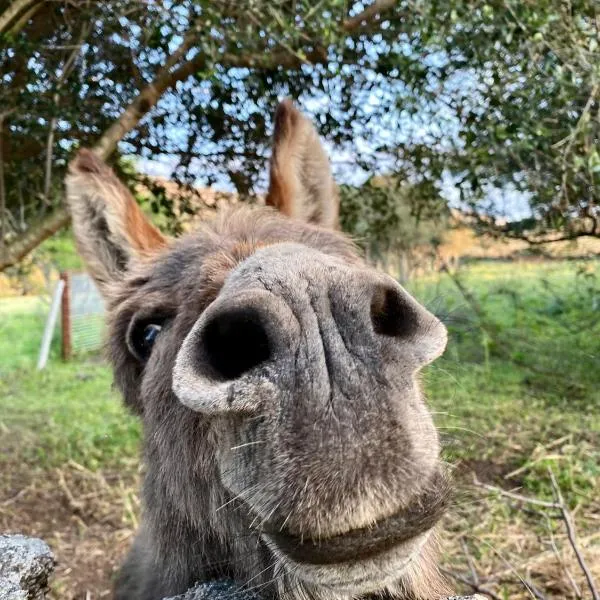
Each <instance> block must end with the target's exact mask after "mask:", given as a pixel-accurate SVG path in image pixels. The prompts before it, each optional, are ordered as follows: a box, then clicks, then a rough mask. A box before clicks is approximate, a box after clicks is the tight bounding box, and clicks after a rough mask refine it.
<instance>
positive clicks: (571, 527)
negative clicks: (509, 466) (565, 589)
mask: <svg viewBox="0 0 600 600" xmlns="http://www.w3.org/2000/svg"><path fill="white" fill-rule="evenodd" d="M548 474H549V475H550V482H551V483H552V490H553V491H554V495H555V497H556V499H557V501H558V502H557V504H558V507H559V510H560V512H561V514H562V517H563V521H564V522H565V527H566V529H567V537H568V538H569V543H570V544H571V548H573V552H574V553H575V557H576V558H577V562H578V563H579V566H580V567H581V570H582V571H583V574H584V576H585V579H586V582H587V585H588V588H589V589H590V592H591V593H592V598H593V600H599V599H600V596H598V590H597V589H596V583H595V581H594V577H593V576H592V573H591V571H590V570H589V568H588V566H587V564H586V562H585V559H584V558H583V554H582V553H581V551H580V549H579V547H578V545H577V540H576V537H575V523H574V522H573V517H572V516H571V513H570V512H569V509H568V508H567V505H566V504H565V501H564V499H563V496H562V493H561V491H560V487H559V485H558V483H557V481H556V477H554V473H553V471H552V469H550V467H548Z"/></svg>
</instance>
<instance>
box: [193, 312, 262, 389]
mask: <svg viewBox="0 0 600 600" xmlns="http://www.w3.org/2000/svg"><path fill="white" fill-rule="evenodd" d="M270 356H271V347H270V344H269V338H268V336H267V333H266V331H265V328H264V325H263V323H262V322H261V319H260V315H259V313H258V311H256V310H255V309H254V308H236V309H232V310H227V311H225V312H220V313H218V314H217V315H215V316H214V317H212V319H211V320H210V321H209V322H208V323H207V324H206V325H205V327H204V330H203V331H202V334H201V337H200V361H201V363H204V364H205V365H206V364H207V365H208V366H209V368H210V370H211V371H212V375H213V376H216V377H218V378H219V379H223V380H230V379H236V378H238V377H240V376H241V375H243V374H244V373H246V372H247V371H249V370H250V369H252V368H253V367H257V366H258V365H260V364H262V363H263V362H265V361H267V360H268V359H269V358H270Z"/></svg>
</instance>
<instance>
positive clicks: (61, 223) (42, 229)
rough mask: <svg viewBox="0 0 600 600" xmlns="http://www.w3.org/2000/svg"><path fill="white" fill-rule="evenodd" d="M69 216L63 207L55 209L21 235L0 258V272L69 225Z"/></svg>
mask: <svg viewBox="0 0 600 600" xmlns="http://www.w3.org/2000/svg"><path fill="white" fill-rule="evenodd" d="M70 220H71V215H70V214H69V212H68V211H67V209H66V208H65V207H64V206H59V207H57V208H56V209H55V210H54V211H52V213H51V214H50V215H48V216H47V217H45V218H44V219H43V220H42V221H40V222H38V223H37V224H36V225H33V226H32V227H30V228H29V229H28V230H27V231H26V232H25V233H23V235H21V236H20V237H19V238H18V239H17V240H15V241H14V242H12V243H11V245H10V246H9V247H8V248H6V249H5V250H6V251H5V253H4V255H3V256H2V257H0V272H1V271H3V270H4V269H7V268H8V267H12V266H13V265H15V264H17V263H18V262H19V261H21V260H23V258H25V257H26V256H27V255H28V254H29V253H30V252H31V251H32V250H35V249H36V248H37V247H38V246H39V245H40V244H41V243H42V242H43V241H44V240H47V239H48V238H49V237H50V236H51V235H54V234H55V233H56V232H57V231H59V230H60V229H62V228H63V227H65V226H66V225H68V224H69V221H70Z"/></svg>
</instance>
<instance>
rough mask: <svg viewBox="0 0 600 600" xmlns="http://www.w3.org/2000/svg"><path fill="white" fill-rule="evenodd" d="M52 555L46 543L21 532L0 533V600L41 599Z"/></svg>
mask: <svg viewBox="0 0 600 600" xmlns="http://www.w3.org/2000/svg"><path fill="white" fill-rule="evenodd" d="M53 569H54V557H53V555H52V552H51V550H50V548H49V547H48V544H46V543H45V542H43V541H42V540H40V539H37V538H28V537H25V536H23V535H0V600H43V599H44V598H45V597H46V592H47V591H48V578H49V577H50V575H51V574H52V571H53Z"/></svg>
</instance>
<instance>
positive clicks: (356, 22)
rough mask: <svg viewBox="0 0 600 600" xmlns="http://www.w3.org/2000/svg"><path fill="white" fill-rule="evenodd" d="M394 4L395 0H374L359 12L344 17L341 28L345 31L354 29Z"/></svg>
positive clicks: (395, 3)
mask: <svg viewBox="0 0 600 600" xmlns="http://www.w3.org/2000/svg"><path fill="white" fill-rule="evenodd" d="M396 5H397V1H396V0H375V2H373V4H371V5H370V6H368V7H367V8H365V10H363V11H362V12H361V13H359V14H357V15H355V16H354V17H350V18H348V19H346V21H344V24H343V26H342V28H343V29H344V31H347V32H351V31H354V30H355V29H358V28H359V27H363V26H364V25H366V24H368V23H369V21H372V20H374V19H375V18H377V17H378V16H379V15H381V13H383V12H385V11H387V10H389V9H391V8H393V7H394V6H396Z"/></svg>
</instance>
